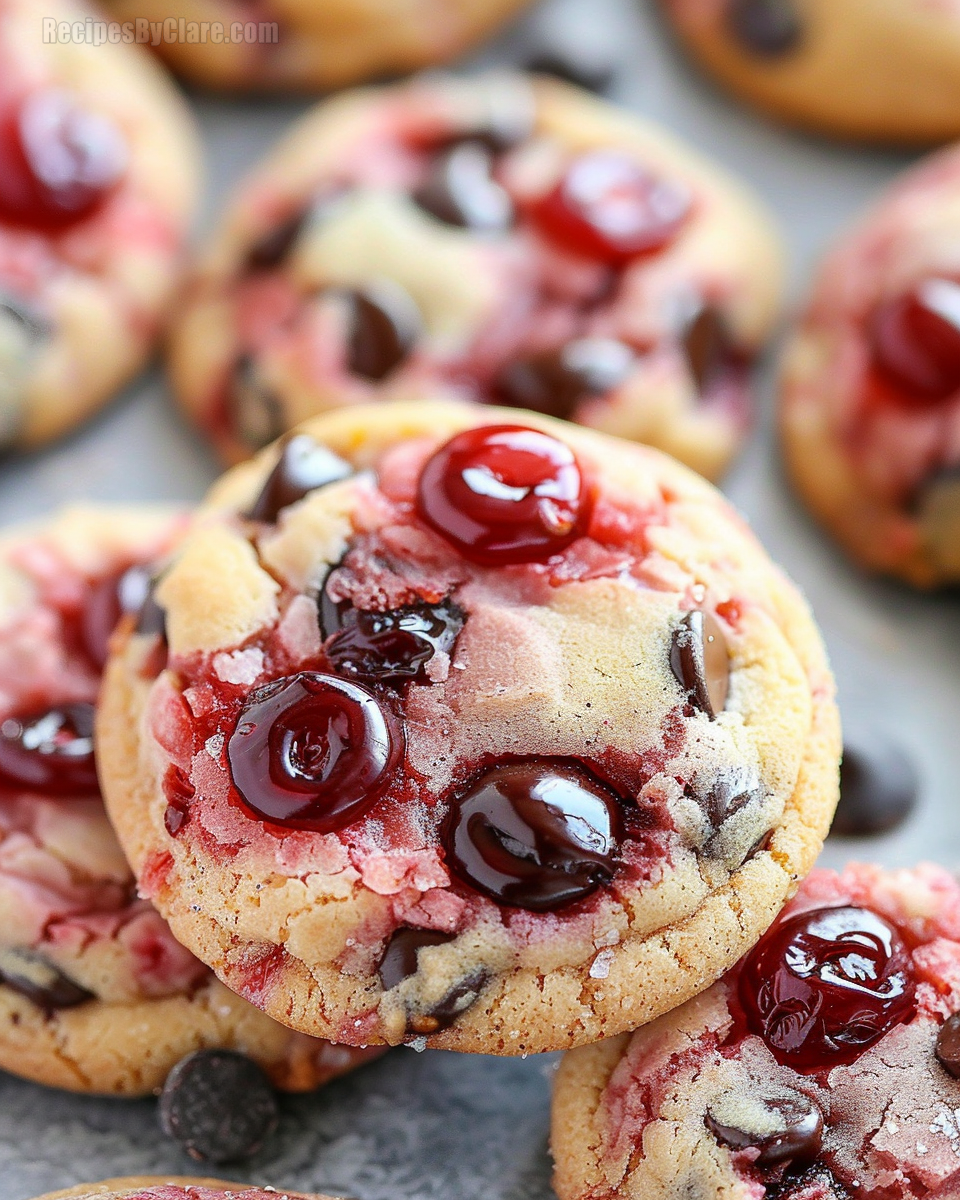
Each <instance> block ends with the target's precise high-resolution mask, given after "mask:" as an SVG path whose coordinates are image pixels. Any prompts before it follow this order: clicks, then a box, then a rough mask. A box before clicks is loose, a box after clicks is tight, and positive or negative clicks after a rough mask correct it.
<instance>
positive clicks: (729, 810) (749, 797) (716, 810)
mask: <svg viewBox="0 0 960 1200" xmlns="http://www.w3.org/2000/svg"><path fill="white" fill-rule="evenodd" d="M763 797H764V790H763V786H762V785H761V783H760V781H759V780H758V779H757V776H756V774H755V772H754V771H753V770H752V769H751V768H749V767H743V768H739V769H736V770H731V771H727V772H725V773H724V774H722V775H720V777H719V778H718V779H717V780H715V781H714V783H713V786H712V787H711V788H710V790H709V791H708V792H706V793H703V794H700V793H696V798H697V801H698V803H699V804H700V806H701V807H702V808H703V811H704V812H705V813H706V815H707V820H708V821H709V822H710V824H711V826H712V827H713V828H714V829H720V828H721V826H722V825H723V824H724V823H725V822H726V821H728V820H729V819H730V818H731V817H732V816H734V815H735V814H736V813H738V812H740V810H741V809H744V808H746V807H747V805H748V804H752V803H754V802H755V801H761V800H763Z"/></svg>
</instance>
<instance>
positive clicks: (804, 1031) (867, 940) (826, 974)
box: [739, 907, 916, 1071]
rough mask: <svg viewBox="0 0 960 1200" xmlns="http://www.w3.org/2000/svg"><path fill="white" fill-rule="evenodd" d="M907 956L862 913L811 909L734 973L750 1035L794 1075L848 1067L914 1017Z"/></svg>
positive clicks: (897, 940)
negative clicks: (764, 1045)
mask: <svg viewBox="0 0 960 1200" xmlns="http://www.w3.org/2000/svg"><path fill="white" fill-rule="evenodd" d="M914 990H915V983H914V977H913V969H912V964H911V961H910V955H909V952H908V951H907V948H906V946H905V945H904V943H903V940H902V939H901V937H900V935H899V933H898V932H897V931H896V929H894V927H893V926H892V925H890V924H889V923H888V922H887V921H885V920H884V919H883V917H880V916H878V915H877V914H876V913H875V912H871V911H870V909H867V908H852V907H844V908H816V909H813V910H812V911H810V912H805V913H800V914H799V916H796V917H791V918H790V919H789V920H786V921H781V922H779V923H778V924H777V925H775V926H774V927H773V929H772V930H770V932H769V933H767V934H766V935H765V936H764V938H763V939H762V940H761V942H760V943H759V945H758V946H757V947H756V949H755V950H754V951H753V952H752V953H751V954H750V956H749V958H747V960H746V962H745V963H744V966H743V969H742V971H741V973H740V987H739V992H740V1003H741V1004H742V1005H743V1008H744V1011H745V1013H746V1018H747V1024H748V1026H749V1027H750V1029H751V1031H752V1032H753V1033H755V1034H757V1035H758V1036H759V1037H761V1038H763V1040H764V1041H765V1042H766V1044H767V1045H768V1046H769V1048H770V1050H771V1051H772V1053H773V1055H774V1057H775V1058H776V1059H777V1060H778V1061H779V1062H781V1063H783V1064H785V1065H788V1066H791V1067H793V1068H795V1069H796V1070H798V1071H819V1070H830V1069H831V1068H832V1067H835V1066H837V1065H839V1064H842V1063H851V1062H853V1061H854V1060H855V1059H857V1058H859V1057H860V1055H861V1054H862V1053H863V1052H864V1051H865V1050H867V1049H868V1048H869V1047H870V1046H872V1045H873V1044H874V1043H875V1042H878V1041H879V1040H880V1038H882V1037H883V1036H884V1034H886V1033H889V1031H890V1030H891V1029H893V1028H894V1026H896V1025H900V1024H902V1023H903V1022H905V1021H909V1020H910V1018H911V1017H912V1016H913V1014H914V1012H915V1010H916V1003H915V1000H914Z"/></svg>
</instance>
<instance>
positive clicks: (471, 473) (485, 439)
mask: <svg viewBox="0 0 960 1200" xmlns="http://www.w3.org/2000/svg"><path fill="white" fill-rule="evenodd" d="M589 508H590V498H589V492H588V488H587V485H586V482H585V480H584V476H583V472H582V471H581V469H580V465H579V463H578V462H577V459H576V457H575V456H574V453H573V451H572V450H571V449H570V448H569V446H566V445H565V444H564V443H563V442H561V441H559V440H558V439H557V438H555V437H551V436H550V435H549V434H546V433H541V432H540V431H539V430H538V429H526V428H524V427H523V426H522V425H485V426H481V427H480V428H478V429H467V430H464V432H463V433H458V434H457V435H456V437H453V438H451V439H450V441H449V442H447V443H446V445H444V446H441V448H440V449H439V450H438V451H437V452H436V454H434V456H433V457H432V458H431V459H430V460H429V461H428V462H427V464H426V466H425V467H424V468H423V471H422V473H421V475H420V484H419V488H418V491H417V509H418V512H419V513H420V516H421V517H422V518H423V519H424V520H425V521H426V522H427V524H428V525H430V526H432V528H434V529H435V530H436V531H437V532H438V533H440V534H442V535H443V536H444V537H445V538H446V539H447V540H448V541H450V542H452V543H453V544H454V545H455V546H456V547H457V549H458V550H459V551H460V552H461V554H463V555H464V557H466V558H469V559H472V560H473V561H474V562H479V563H486V564H490V565H497V564H500V563H521V562H543V561H545V560H546V559H548V558H550V557H551V556H552V555H554V554H558V553H559V552H560V551H561V550H563V549H565V548H566V547H567V546H568V545H569V544H570V543H571V542H572V541H573V540H574V539H575V538H577V537H579V536H580V534H581V533H582V532H583V529H584V526H585V525H586V522H587V519H588V517H589Z"/></svg>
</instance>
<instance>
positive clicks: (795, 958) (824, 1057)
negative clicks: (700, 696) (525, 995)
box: [553, 864, 960, 1200]
mask: <svg viewBox="0 0 960 1200" xmlns="http://www.w3.org/2000/svg"><path fill="white" fill-rule="evenodd" d="M958 964H960V885H958V883H957V879H956V877H955V876H953V875H951V874H949V873H948V872H947V871H944V870H943V869H942V868H940V867H936V866H932V865H921V866H919V867H916V868H914V869H911V870H897V871H885V870H882V869H881V868H879V867H875V866H865V865H860V864H853V865H851V866H849V867H847V868H846V869H845V870H844V871H842V872H841V873H839V874H837V873H836V872H833V871H825V870H816V871H814V872H812V873H811V874H810V876H809V877H808V878H807V880H806V881H805V882H804V883H803V884H802V885H801V888H800V892H799V894H798V895H797V897H796V899H795V900H794V901H793V902H792V904H791V905H790V906H789V907H788V908H787V909H786V910H785V912H784V913H783V915H782V916H781V917H780V918H779V919H778V920H777V922H776V924H775V925H774V926H773V928H772V929H771V930H770V931H769V932H768V933H767V934H766V935H765V936H764V937H763V938H762V939H761V941H760V943H759V945H758V946H757V947H756V948H755V949H754V950H753V952H752V953H751V954H750V955H749V956H748V957H747V958H746V959H745V960H744V961H743V963H741V964H740V965H739V966H738V967H737V969H736V970H735V971H733V972H731V973H730V974H728V975H726V976H725V977H724V978H723V979H722V980H721V981H720V982H719V983H717V984H716V985H715V986H714V987H712V988H711V989H710V990H709V991H707V992H705V993H704V994H703V995H701V996H699V997H697V998H696V999H694V1000H692V1001H690V1002H689V1003H687V1004H685V1005H684V1006H683V1007H682V1008H679V1009H677V1010H676V1011H675V1012H672V1013H670V1014H668V1015H667V1016H664V1017H661V1018H660V1020H658V1021H656V1022H654V1023H653V1024H652V1025H648V1026H647V1027H646V1028H644V1029H640V1030H638V1031H637V1032H636V1033H634V1034H632V1035H628V1036H625V1037H621V1038H614V1039H612V1040H611V1041H609V1042H604V1043H601V1044H600V1045H597V1046H590V1047H586V1048H583V1049H579V1050H576V1051H573V1052H572V1053H570V1054H569V1055H567V1056H566V1057H565V1058H564V1060H563V1062H562V1063H561V1066H560V1070H559V1073H558V1075H557V1080H556V1086H555V1091H554V1106H553V1151H554V1158H555V1162H556V1176H555V1180H554V1182H555V1185H556V1189H557V1193H558V1195H559V1196H560V1200H574V1198H580V1197H587V1196H590V1197H597V1196H621V1197H624V1200H631V1198H633V1197H643V1200H660V1198H661V1197H663V1198H666V1197H670V1198H671V1200H672V1198H673V1197H676V1196H698V1197H699V1196H703V1197H708V1196H709V1197H716V1198H717V1200H721V1198H722V1200H741V1198H742V1200H747V1197H749V1198H750V1200H763V1198H764V1197H766V1198H768V1200H772V1198H773V1197H782V1198H783V1200H821V1198H822V1200H828V1198H829V1200H833V1198H835V1200H847V1198H848V1197H851V1196H862V1197H864V1198H865V1200H866V1198H870V1200H873V1198H874V1197H881V1196H882V1197H883V1198H884V1200H908V1198H909V1200H926V1198H927V1197H934V1196H936V1197H943V1198H946V1197H952V1196H955V1195H956V1194H957V1180H958V1179H960V1128H958V1117H960V1013H958V1010H960V970H958Z"/></svg>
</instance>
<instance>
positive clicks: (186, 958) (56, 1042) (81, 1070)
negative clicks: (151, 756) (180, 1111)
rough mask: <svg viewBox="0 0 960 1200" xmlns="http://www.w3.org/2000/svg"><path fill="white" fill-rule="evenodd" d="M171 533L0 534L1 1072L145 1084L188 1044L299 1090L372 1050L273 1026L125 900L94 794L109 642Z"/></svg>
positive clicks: (127, 886) (75, 517) (102, 527)
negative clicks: (227, 1052)
mask: <svg viewBox="0 0 960 1200" xmlns="http://www.w3.org/2000/svg"><path fill="white" fill-rule="evenodd" d="M183 528H184V520H183V518H180V517H176V516H173V515H171V514H169V513H166V512H160V511H156V510H150V509H119V508H117V509H113V508H102V509H100V508H96V509H73V510H68V511H66V512H64V513H63V514H62V515H60V516H57V517H54V518H51V519H50V520H49V521H47V522H45V523H44V524H43V525H37V526H35V527H32V528H30V529H27V530H24V531H22V532H21V531H17V532H15V533H13V534H7V535H5V536H3V537H2V538H0V664H2V671H0V674H2V678H3V685H2V689H0V914H2V916H3V922H2V930H0V1066H2V1067H3V1068H4V1069H5V1070H8V1071H11V1072H13V1073H14V1074H17V1075H22V1076H25V1077H26V1078H28V1079H33V1080H36V1081H37V1082H40V1083H45V1084H49V1085H52V1086H56V1087H62V1088H67V1089H70V1090H72V1091H81V1092H100V1093H113V1094H119V1095H142V1094H147V1093H149V1092H151V1091H153V1090H154V1089H155V1088H158V1087H159V1086H160V1085H161V1084H162V1083H163V1082H164V1080H165V1078H166V1076H167V1073H168V1072H169V1071H170V1069H171V1068H172V1067H173V1066H174V1065H175V1064H176V1063H177V1062H178V1061H179V1060H180V1059H182V1058H183V1057H184V1055H187V1054H189V1053H190V1052H191V1051H194V1050H197V1049H198V1048H200V1047H214V1046H215V1047H230V1048H233V1049H236V1050H239V1051H242V1052H243V1053H245V1054H247V1055H249V1056H250V1057H252V1058H254V1059H255V1060H256V1061H257V1062H259V1063H260V1064H261V1065H262V1066H263V1067H264V1068H265V1069H266V1070H267V1071H268V1073H269V1074H270V1075H271V1077H272V1079H273V1080H274V1082H275V1083H276V1084H277V1085H278V1086H280V1087H285V1088H290V1089H293V1090H300V1089H306V1088H310V1087H313V1086H315V1085H316V1084H318V1083H321V1082H324V1081H325V1080H326V1079H328V1078H331V1077H332V1076H334V1075H337V1074H340V1073H342V1072H343V1071H345V1070H347V1069H348V1068H349V1067H350V1066H351V1065H353V1064H355V1063H358V1062H360V1061H363V1059H364V1058H365V1057H366V1056H367V1054H366V1053H365V1052H364V1051H361V1050H349V1049H346V1048H344V1047H340V1046H332V1045H330V1044H329V1043H326V1042H317V1041H316V1040H314V1039H312V1038H307V1037H304V1036H303V1035H302V1034H297V1033H293V1032H291V1031H290V1030H288V1029H285V1028H283V1027H282V1026H280V1025H278V1024H276V1023H275V1022H273V1021H271V1020H270V1019H269V1018H267V1017H265V1016H264V1015H263V1014H262V1013H261V1012H259V1011H257V1009H255V1008H253V1007H252V1006H251V1005H249V1004H247V1003H246V1002H245V1001H243V1000H241V999H239V998H238V997H237V996H234V995H233V994H232V993H231V992H229V991H228V990H227V989H226V988H225V987H224V986H223V985H222V984H221V983H219V982H218V981H217V980H216V979H215V978H214V977H213V976H212V975H211V973H210V972H209V971H208V970H207V969H206V968H205V967H204V966H203V965H202V964H201V963H200V962H198V961H197V960H196V959H195V958H194V957H193V956H192V955H191V954H190V953H189V952H188V951H186V950H184V949H183V947H182V946H181V945H180V944H179V943H178V942H177V941H176V940H175V939H174V937H173V935H172V934H171V932H170V930H169V928H168V927H167V926H166V925H165V924H164V922H163V920H162V919H161V918H160V916H159V915H158V914H157V912H156V911H155V910H154V909H153V908H152V907H151V905H150V904H149V903H148V902H147V901H146V900H141V899H138V898H137V895H136V887H135V884H134V880H133V876H132V874H131V872H130V869H129V867H128V866H127V864H126V861H125V859H124V857H123V854H122V851H121V850H120V847H119V845H118V844H117V841H116V838H115V836H114V834H113V831H112V830H111V828H110V826H109V824H108V822H107V818H106V814H105V812H104V809H103V802H102V800H101V799H100V798H99V794H98V789H97V781H96V773H95V765H94V762H93V752H92V744H93V743H92V736H93V702H94V700H95V699H96V696H97V691H98V687H99V676H100V669H101V667H102V664H103V661H104V659H105V657H106V641H107V638H108V636H109V633H110V631H111V629H112V626H113V624H114V623H115V622H116V620H117V619H118V618H119V617H120V615H121V613H122V611H124V610H130V611H131V612H133V611H136V610H139V609H140V608H141V606H143V605H144V600H145V597H146V595H147V588H148V579H149V577H148V574H147V568H146V565H147V564H149V563H150V562H151V561H152V560H154V559H157V558H161V557H162V556H163V555H165V554H166V553H168V552H169V550H170V549H171V547H172V545H173V543H174V541H175V539H176V537H178V536H180V534H182V532H183ZM149 611H150V610H149V609H148V608H146V607H144V608H143V616H142V617H141V618H139V619H140V620H141V622H142V623H143V627H144V628H148V627H150V626H149ZM127 619H133V618H132V617H128V618H127ZM154 640H156V639H154Z"/></svg>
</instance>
